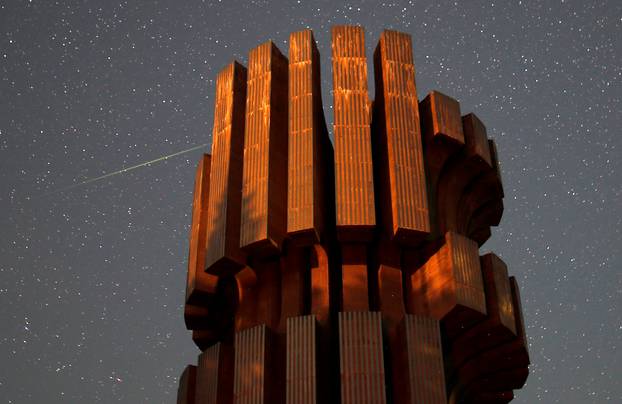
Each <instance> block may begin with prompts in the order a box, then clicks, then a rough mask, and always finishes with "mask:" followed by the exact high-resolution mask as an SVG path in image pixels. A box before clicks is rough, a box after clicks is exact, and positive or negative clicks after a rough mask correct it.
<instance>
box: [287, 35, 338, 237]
mask: <svg viewBox="0 0 622 404" xmlns="http://www.w3.org/2000/svg"><path fill="white" fill-rule="evenodd" d="M321 97H322V96H321V81H320V55H319V52H318V50H317V46H316V44H315V40H314V39H313V33H312V32H311V31H310V30H305V31H299V32H294V33H292V34H291V35H290V36H289V156H288V166H289V167H288V188H287V189H288V197H287V232H288V234H289V236H290V237H292V238H293V239H296V240H299V239H301V238H302V239H303V241H304V242H305V243H309V242H319V240H320V235H321V232H322V229H323V227H324V220H325V215H326V212H325V206H326V202H325V201H324V195H325V194H326V192H325V190H324V188H326V182H327V181H328V180H330V178H332V175H330V173H332V170H326V164H325V162H326V160H327V157H329V156H330V155H332V150H331V149H332V146H331V144H330V140H329V139H328V132H327V130H326V126H325V123H324V112H323V109H322V98H321ZM325 176H328V177H325Z"/></svg>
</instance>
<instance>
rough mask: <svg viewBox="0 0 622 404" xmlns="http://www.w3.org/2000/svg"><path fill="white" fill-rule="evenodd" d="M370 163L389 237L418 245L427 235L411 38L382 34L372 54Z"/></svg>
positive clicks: (397, 34)
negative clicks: (372, 122)
mask: <svg viewBox="0 0 622 404" xmlns="http://www.w3.org/2000/svg"><path fill="white" fill-rule="evenodd" d="M374 71H375V82H376V98H375V100H374V114H375V115H374V120H375V121H376V123H375V124H374V126H375V128H376V129H377V133H376V134H375V139H374V155H375V156H376V157H377V158H375V160H374V164H375V165H376V172H377V174H378V177H377V180H378V181H379V184H378V187H379V188H380V194H381V197H382V203H383V204H384V205H385V206H384V208H383V209H382V212H383V218H382V221H383V225H384V227H385V229H386V231H387V234H388V235H389V237H391V238H393V239H394V240H396V241H398V242H400V243H403V244H411V245H412V244H416V243H418V242H419V241H420V240H421V239H422V238H423V237H425V236H426V235H427V234H428V233H429V231H430V219H429V216H428V215H429V214H428V195H427V191H426V177H425V167H424V161H423V148H422V140H421V129H420V126H419V101H418V99H417V87H416V83H415V65H414V62H413V54H412V43H411V38H410V35H408V34H404V33H401V32H396V31H384V32H383V33H382V34H381V35H380V41H379V42H378V46H377V48H376V51H375V53H374Z"/></svg>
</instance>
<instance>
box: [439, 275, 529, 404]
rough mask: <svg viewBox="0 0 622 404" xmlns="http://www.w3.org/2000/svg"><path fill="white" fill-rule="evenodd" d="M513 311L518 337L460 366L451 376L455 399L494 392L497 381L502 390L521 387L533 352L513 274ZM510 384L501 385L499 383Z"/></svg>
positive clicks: (527, 372) (511, 279)
mask: <svg viewBox="0 0 622 404" xmlns="http://www.w3.org/2000/svg"><path fill="white" fill-rule="evenodd" d="M510 290H511V294H512V311H513V314H514V327H515V329H516V336H515V337H513V338H512V339H511V340H509V341H507V342H505V343H503V344H500V345H497V346H494V347H492V348H491V349H489V350H487V351H484V352H480V353H479V354H478V355H477V356H474V357H472V358H471V359H469V360H468V361H467V362H466V363H464V364H463V365H462V366H460V368H459V369H458V372H457V375H454V376H452V377H451V379H452V380H451V382H450V384H451V397H452V399H451V400H450V401H452V400H453V401H452V402H454V401H455V400H457V399H458V398H460V397H464V396H465V395H467V394H474V393H473V392H480V391H492V390H490V389H489V387H490V386H492V385H493V382H494V383H496V384H497V388H498V389H499V390H508V389H509V390H513V389H518V388H521V387H522V386H523V385H524V384H525V381H526V380H527V376H528V374H529V369H528V366H529V352H528V346H527V339H526V335H525V328H524V322H523V316H522V310H521V307H520V294H519V290H518V285H517V283H516V279H514V277H510ZM502 382H506V384H504V385H502V386H499V383H502Z"/></svg>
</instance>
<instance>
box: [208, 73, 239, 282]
mask: <svg viewBox="0 0 622 404" xmlns="http://www.w3.org/2000/svg"><path fill="white" fill-rule="evenodd" d="M214 104H215V106H214V130H213V135H212V169H211V182H210V193H209V195H210V198H209V209H208V220H207V238H206V248H207V256H206V267H207V271H208V272H210V273H213V274H217V275H220V274H225V273H226V274H230V273H234V272H236V271H237V270H239V269H240V268H241V267H242V266H243V265H244V263H245V258H244V254H243V253H242V251H241V250H240V209H241V203H242V153H243V150H244V109H245V106H246V105H245V104H246V68H245V67H244V66H242V65H240V64H239V63H237V62H232V63H231V64H229V65H228V66H227V67H225V68H224V69H223V70H222V71H221V72H220V73H219V74H218V77H217V79H216V100H215V103H214Z"/></svg>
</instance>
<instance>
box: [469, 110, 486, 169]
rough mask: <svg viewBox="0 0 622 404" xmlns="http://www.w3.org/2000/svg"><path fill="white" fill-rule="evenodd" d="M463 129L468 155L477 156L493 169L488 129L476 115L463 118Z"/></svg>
mask: <svg viewBox="0 0 622 404" xmlns="http://www.w3.org/2000/svg"><path fill="white" fill-rule="evenodd" d="M462 127H463V129H464V139H465V145H466V151H467V155H470V156H477V157H478V158H480V159H481V160H483V161H484V162H486V164H487V165H488V166H490V167H492V159H491V157H490V149H489V148H488V138H487V137H486V127H485V126H484V124H483V123H482V121H481V120H480V119H479V118H478V117H477V116H476V115H475V114H467V115H465V116H463V117H462Z"/></svg>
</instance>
